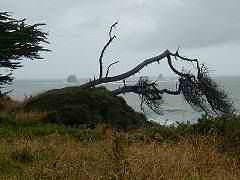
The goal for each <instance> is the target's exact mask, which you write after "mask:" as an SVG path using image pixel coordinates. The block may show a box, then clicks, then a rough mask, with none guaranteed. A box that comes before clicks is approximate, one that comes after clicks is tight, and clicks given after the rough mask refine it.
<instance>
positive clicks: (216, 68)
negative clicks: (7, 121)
mask: <svg viewBox="0 0 240 180" xmlns="http://www.w3.org/2000/svg"><path fill="white" fill-rule="evenodd" d="M0 7H1V11H10V12H12V14H13V15H14V16H15V17H21V18H26V19H27V22H28V23H41V22H43V23H46V24H47V25H46V26H45V27H44V30H45V31H47V32H48V33H49V41H50V43H51V44H50V45H49V46H47V47H48V48H50V49H51V50H52V52H51V53H47V54H42V56H43V57H44V58H45V60H41V61H34V62H33V61H27V62H25V63H24V67H23V68H21V69H19V70H17V71H15V77H16V78H19V79H20V78H39V79H44V78H66V77H67V76H68V75H69V74H76V75H77V76H78V77H88V78H90V77H93V76H94V75H96V76H97V75H98V57H99V54H100V51H101V49H102V47H103V45H104V43H105V42H106V41H107V40H108V29H109V27H110V25H111V24H112V23H114V22H115V21H118V22H119V24H118V26H117V28H116V29H115V30H114V33H115V34H116V36H117V39H116V40H115V41H114V42H113V43H112V45H111V47H110V48H109V49H108V50H107V52H106V55H105V57H104V65H105V66H107V65H108V64H109V63H111V62H112V61H114V60H119V61H120V63H119V64H118V65H116V66H114V67H113V68H112V70H111V72H110V74H111V75H114V74H117V73H120V72H124V71H126V70H128V69H130V68H132V67H134V66H135V65H136V64H138V63H140V62H141V61H142V60H144V59H145V58H148V57H152V56H155V55H157V54H160V53H161V52H163V51H164V50H165V49H170V50H171V51H175V50H176V49H177V48H178V47H179V46H180V48H181V49H180V53H181V54H182V55H185V56H188V57H193V58H195V57H196V58H199V60H200V61H201V62H204V63H206V64H207V65H208V66H209V68H210V70H212V73H213V74H214V75H240V70H239V69H240V59H239V55H238V54H239V52H240V10H239V8H240V0H125V1H123V0H121V1H120V0H41V1H40V0H21V1H19V0H0ZM159 73H163V74H166V75H170V71H169V70H168V67H167V66H166V63H164V62H163V63H161V64H160V65H156V64H155V65H153V66H149V67H147V69H145V70H144V71H142V75H147V74H149V75H151V76H152V75H158V74H159Z"/></svg>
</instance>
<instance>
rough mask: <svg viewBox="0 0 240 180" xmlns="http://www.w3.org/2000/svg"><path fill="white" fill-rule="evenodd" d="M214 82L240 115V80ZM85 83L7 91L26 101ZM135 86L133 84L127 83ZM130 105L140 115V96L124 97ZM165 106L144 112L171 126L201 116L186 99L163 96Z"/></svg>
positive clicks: (43, 83)
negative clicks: (49, 92)
mask: <svg viewBox="0 0 240 180" xmlns="http://www.w3.org/2000/svg"><path fill="white" fill-rule="evenodd" d="M215 80H216V81H217V82H218V83H219V84H220V86H221V87H222V88H224V89H225V91H226V92H227V93H228V94H229V97H230V98H231V100H232V101H233V102H234V106H235V108H236V109H237V111H240V76H239V77H238V76H228V77H227V76H226V77H216V78H215ZM84 82H86V80H84V79H82V80H80V81H79V82H78V83H68V82H66V80H64V79H55V80H44V79H43V80H36V79H35V80H34V79H33V80H27V79H25V80H15V81H14V82H13V84H12V85H10V86H8V87H7V89H8V90H10V89H12V90H13V91H12V92H11V93H10V95H11V96H12V97H13V98H15V99H20V100H21V99H24V98H25V97H29V96H32V95H33V96H34V95H37V94H39V93H42V92H44V91H47V90H50V89H58V88H62V87H67V86H76V85H80V84H82V83H84ZM128 83H133V82H128ZM160 84H161V87H162V88H164V87H168V88H175V87H176V80H174V79H163V80H161V81H160ZM120 85H121V84H118V83H112V84H108V85H106V87H107V88H109V89H114V88H117V87H119V86H120ZM122 96H123V97H124V98H125V99H126V101H127V103H128V104H129V105H130V106H131V107H133V108H134V109H135V110H137V111H141V109H140V101H139V98H138V96H137V95H135V94H132V93H129V94H125V95H122ZM163 99H164V104H163V106H162V112H163V113H162V115H158V114H155V113H153V112H151V111H150V110H147V109H146V111H145V114H146V116H147V117H148V119H149V120H153V121H156V122H159V123H161V124H167V125H168V124H172V123H175V122H176V121H178V122H183V121H190V122H195V121H196V120H197V119H198V118H199V117H201V113H199V112H196V111H194V110H193V109H192V108H191V107H190V105H188V104H187V103H186V102H185V101H184V99H183V97H182V96H181V95H180V96H169V95H164V96H163Z"/></svg>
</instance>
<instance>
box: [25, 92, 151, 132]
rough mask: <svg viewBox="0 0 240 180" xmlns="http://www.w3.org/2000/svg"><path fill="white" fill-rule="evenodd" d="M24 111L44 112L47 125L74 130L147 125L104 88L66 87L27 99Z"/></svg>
mask: <svg viewBox="0 0 240 180" xmlns="http://www.w3.org/2000/svg"><path fill="white" fill-rule="evenodd" d="M24 110H25V111H37V112H48V117H47V119H48V122H52V123H60V124H65V125H70V126H77V127H90V128H93V127H96V125H97V124H110V125H111V126H112V127H117V128H139V127H143V126H145V125H146V124H148V122H147V120H146V117H145V116H144V115H143V114H141V113H138V112H135V111H134V110H133V109H132V108H131V107H130V106H128V105H127V104H126V102H125V100H124V99H123V98H122V97H115V96H112V94H111V92H110V91H108V90H107V89H106V88H105V87H98V88H90V89H81V88H79V87H67V88H63V89H56V90H50V91H48V92H46V93H43V94H40V95H38V96H36V97H33V98H32V99H30V100H29V101H28V102H27V103H26V104H25V106H24Z"/></svg>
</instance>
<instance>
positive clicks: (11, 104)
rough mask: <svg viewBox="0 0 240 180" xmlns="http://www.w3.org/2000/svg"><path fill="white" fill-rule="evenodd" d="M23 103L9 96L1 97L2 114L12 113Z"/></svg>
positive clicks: (0, 109)
mask: <svg viewBox="0 0 240 180" xmlns="http://www.w3.org/2000/svg"><path fill="white" fill-rule="evenodd" d="M20 104H21V102H19V101H17V100H14V99H12V98H10V97H9V96H3V97H0V112H11V111H13V110H15V109H16V108H18V107H19V106H20Z"/></svg>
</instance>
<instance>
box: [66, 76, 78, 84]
mask: <svg viewBox="0 0 240 180" xmlns="http://www.w3.org/2000/svg"><path fill="white" fill-rule="evenodd" d="M67 82H68V83H76V82H78V79H77V77H76V75H74V74H71V75H69V76H68V77H67Z"/></svg>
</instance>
